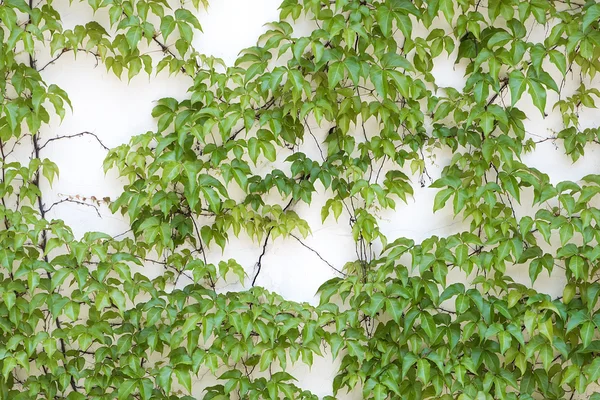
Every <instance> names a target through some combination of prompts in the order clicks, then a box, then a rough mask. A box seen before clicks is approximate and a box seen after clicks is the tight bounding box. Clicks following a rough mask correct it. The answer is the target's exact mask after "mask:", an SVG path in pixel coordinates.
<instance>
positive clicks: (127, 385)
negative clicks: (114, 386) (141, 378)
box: [118, 380, 137, 400]
mask: <svg viewBox="0 0 600 400" xmlns="http://www.w3.org/2000/svg"><path fill="white" fill-rule="evenodd" d="M136 386H137V381H135V380H126V381H124V382H122V383H121V384H120V385H119V391H118V399H119V400H127V399H129V395H130V394H131V393H132V392H133V390H134V389H135V387H136Z"/></svg>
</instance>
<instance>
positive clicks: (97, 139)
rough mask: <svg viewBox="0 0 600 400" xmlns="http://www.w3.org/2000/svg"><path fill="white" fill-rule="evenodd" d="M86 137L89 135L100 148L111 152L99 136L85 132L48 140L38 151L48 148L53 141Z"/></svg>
mask: <svg viewBox="0 0 600 400" xmlns="http://www.w3.org/2000/svg"><path fill="white" fill-rule="evenodd" d="M85 135H89V136H92V137H94V138H95V139H96V141H97V142H98V143H99V144H100V146H102V148H103V149H104V150H106V151H109V150H110V149H109V148H108V147H106V145H105V144H104V143H102V141H101V140H100V138H99V137H98V135H96V134H95V133H92V132H88V131H83V132H79V133H75V134H73V135H64V136H57V137H54V138H52V139H48V140H46V142H45V143H44V144H43V145H41V146H40V147H39V148H38V151H39V150H42V149H43V148H44V147H46V146H47V145H48V144H49V143H50V142H53V141H55V140H61V139H72V138H76V137H82V136H85Z"/></svg>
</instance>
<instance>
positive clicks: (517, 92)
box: [508, 71, 527, 107]
mask: <svg viewBox="0 0 600 400" xmlns="http://www.w3.org/2000/svg"><path fill="white" fill-rule="evenodd" d="M508 82H509V87H510V96H511V106H512V107H514V106H515V104H516V103H517V101H519V99H520V98H521V96H522V95H523V92H524V91H525V89H526V88H527V79H526V78H525V75H523V73H522V72H521V71H512V72H511V73H510V74H509V77H508Z"/></svg>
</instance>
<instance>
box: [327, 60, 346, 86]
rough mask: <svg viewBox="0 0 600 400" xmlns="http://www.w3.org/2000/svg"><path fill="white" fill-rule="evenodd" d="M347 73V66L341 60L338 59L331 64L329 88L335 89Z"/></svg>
mask: <svg viewBox="0 0 600 400" xmlns="http://www.w3.org/2000/svg"><path fill="white" fill-rule="evenodd" d="M344 74H345V66H344V63H343V62H341V61H336V62H334V63H332V64H331V65H330V66H329V72H328V78H329V88H330V89H333V88H334V87H335V86H336V85H337V84H338V83H339V82H340V81H341V80H342V79H343V78H344Z"/></svg>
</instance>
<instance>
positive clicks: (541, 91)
mask: <svg viewBox="0 0 600 400" xmlns="http://www.w3.org/2000/svg"><path fill="white" fill-rule="evenodd" d="M528 84H529V90H528V91H529V94H530V95H531V99H532V100H533V104H534V105H535V106H536V107H537V108H538V110H540V112H541V113H542V115H546V89H545V88H544V87H543V86H542V85H541V84H540V83H539V82H537V81H535V80H532V79H528Z"/></svg>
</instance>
